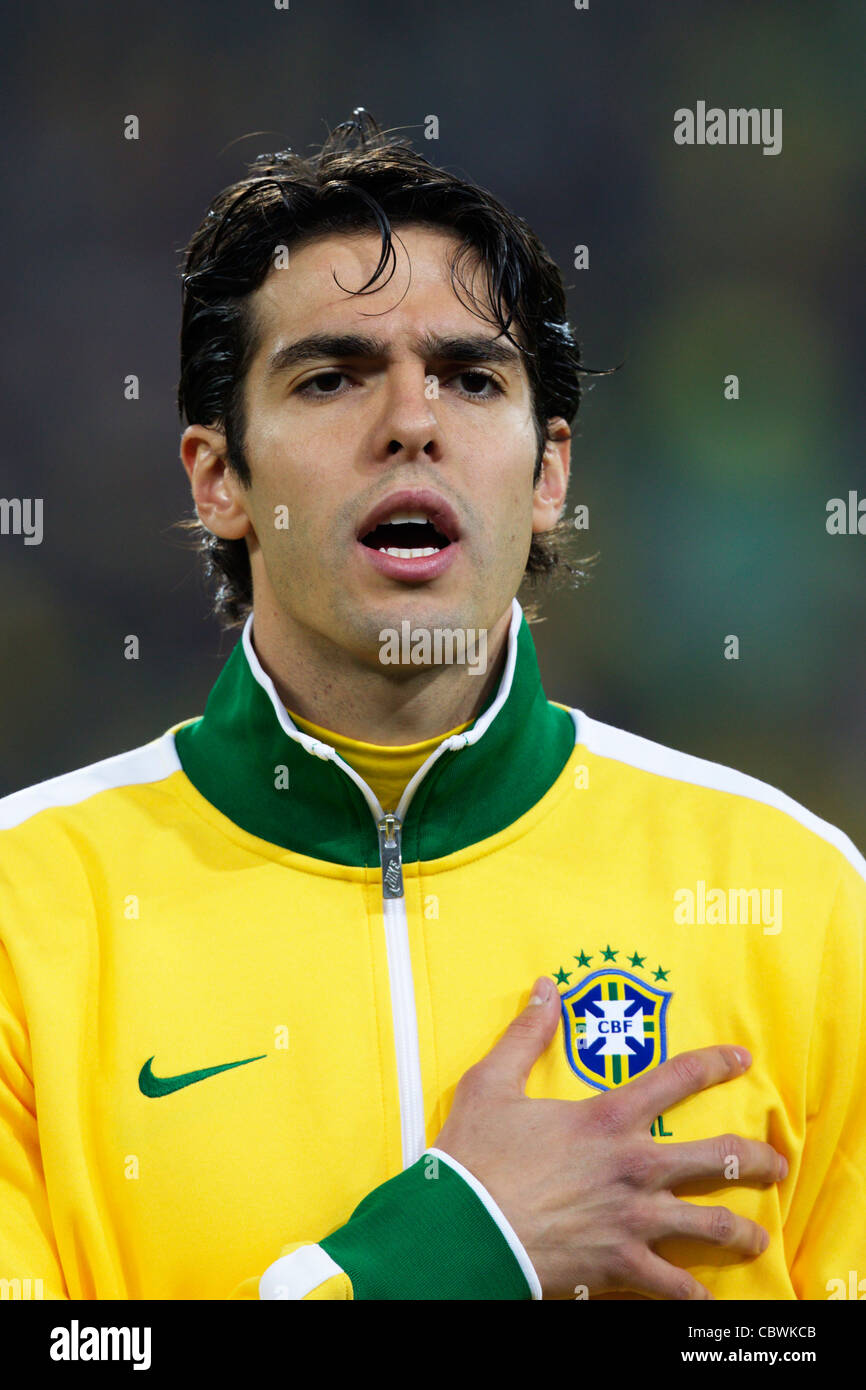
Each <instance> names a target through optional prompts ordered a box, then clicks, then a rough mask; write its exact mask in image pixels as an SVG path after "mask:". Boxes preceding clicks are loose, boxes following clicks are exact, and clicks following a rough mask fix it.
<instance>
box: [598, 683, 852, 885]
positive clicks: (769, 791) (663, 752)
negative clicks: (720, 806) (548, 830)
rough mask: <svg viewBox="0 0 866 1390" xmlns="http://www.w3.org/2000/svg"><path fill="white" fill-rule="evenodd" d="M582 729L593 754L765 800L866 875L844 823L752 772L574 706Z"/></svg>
mask: <svg viewBox="0 0 866 1390" xmlns="http://www.w3.org/2000/svg"><path fill="white" fill-rule="evenodd" d="M571 717H572V719H573V720H574V723H575V728H576V731H577V733H576V744H582V745H583V746H584V747H585V748H587V749H588V750H589V752H590V753H595V754H597V755H598V756H599V757H601V758H611V759H612V760H613V761H614V762H620V763H628V764H629V765H630V766H631V767H638V768H640V769H641V770H642V771H643V772H651V773H654V774H655V775H656V776H658V777H670V778H672V779H674V780H675V781H677V782H690V783H691V784H692V785H693V786H698V787H709V788H711V789H712V790H714V791H720V792H729V793H730V794H731V795H732V796H746V797H749V798H750V799H751V800H752V801H761V802H763V803H764V805H765V806H773V807H775V809H776V810H777V811H783V812H784V813H785V814H786V815H789V816H791V817H792V818H793V819H794V820H796V821H799V823H800V824H801V825H803V826H805V828H806V829H807V830H811V831H812V832H813V834H815V835H818V836H820V838H821V839H822V840H826V841H827V843H828V844H831V845H833V846H834V847H835V848H836V849H838V850H839V851H840V853H841V854H843V855H844V856H845V858H846V859H847V860H848V862H849V864H851V865H852V867H853V868H855V869H856V870H857V872H858V873H859V874H861V875H862V876H863V878H864V879H866V859H864V857H863V855H862V854H861V853H860V851H859V850H858V849H857V847H856V845H855V844H854V842H853V840H851V839H850V838H849V837H848V836H847V835H846V834H845V832H844V830H840V829H839V827H838V826H836V825H831V824H830V822H829V821H825V820H821V818H820V816H816V815H814V813H813V812H812V811H807V809H806V807H805V806H801V805H800V803H799V802H798V801H795V800H794V799H793V797H790V796H787V795H786V794H785V792H782V791H779V790H778V788H777V787H771V786H770V784H769V782H762V781H760V779H759V778H757V777H750V776H749V774H748V773H746V772H737V771H736V769H735V768H732V767H725V765H724V764H723V763H712V762H710V761H709V760H708V759H706V758H696V757H694V756H693V754H691V753H680V752H678V751H677V749H675V748H666V747H665V746H664V744H661V743H653V742H652V741H651V740H650V739H648V738H641V737H640V736H639V735H638V734H630V733H627V732H626V730H624V729H615V728H614V727H613V726H612V725H611V724H602V723H600V722H599V721H598V720H597V719H590V717H589V715H586V714H584V713H583V712H582V711H581V710H576V709H573V710H571Z"/></svg>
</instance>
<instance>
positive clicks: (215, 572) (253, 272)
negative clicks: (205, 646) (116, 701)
mask: <svg viewBox="0 0 866 1390" xmlns="http://www.w3.org/2000/svg"><path fill="white" fill-rule="evenodd" d="M409 223H422V224H427V225H429V226H433V227H440V228H444V229H446V230H448V231H451V232H452V234H456V235H458V236H460V237H461V238H462V242H461V245H460V247H459V248H458V250H457V253H456V255H455V256H454V259H453V261H452V263H451V280H452V284H454V282H455V277H456V279H457V280H458V281H459V283H460V285H461V287H462V288H463V289H464V290H465V291H466V293H467V295H468V296H469V298H470V300H471V301H472V303H471V304H467V303H466V301H465V300H462V301H461V302H463V303H464V304H465V305H466V307H467V308H471V311H472V312H473V313H475V314H476V315H477V316H478V317H479V318H483V319H484V320H485V321H486V322H488V323H495V324H496V325H497V326H498V327H499V329H500V332H501V333H503V334H504V335H505V336H506V337H507V338H508V339H509V341H510V342H512V343H513V344H514V346H515V347H517V348H518V349H519V350H520V351H521V353H522V356H523V360H524V363H525V366H526V371H527V376H528V378H529V383H530V387H531V392H532V402H533V417H534V423H535V433H536V442H537V456H536V463H535V473H534V482H537V481H538V478H539V476H540V473H541V461H542V455H543V452H544V446H545V442H546V439H547V421H548V420H549V419H551V418H553V417H555V416H562V417H563V418H564V419H565V420H566V421H567V422H568V424H569V425H571V423H572V421H573V419H574V417H575V416H576V414H577V411H578V407H579V404H580V396H581V386H580V378H581V376H582V375H602V374H603V373H596V372H593V371H591V369H589V368H585V367H583V366H582V365H581V361H580V350H579V347H578V344H577V342H576V340H575V337H574V334H573V331H572V329H571V326H570V325H569V323H568V322H567V319H566V301H565V290H564V288H563V283H562V277H561V274H560V271H559V268H558V266H557V265H556V264H555V262H554V261H553V260H552V259H551V258H550V256H549V255H548V253H547V252H546V250H545V249H544V247H543V246H542V244H541V242H540V241H539V240H538V238H537V237H536V236H535V234H534V232H532V230H531V229H530V227H529V226H528V225H527V223H526V222H524V220H523V219H522V218H520V217H517V216H516V215H515V214H514V213H512V212H509V211H508V210H507V208H505V207H503V206H502V204H501V203H499V202H497V200H496V199H495V198H494V197H493V196H492V195H491V194H490V193H488V192H486V191H485V190H484V189H482V188H479V187H478V186H477V185H476V184H473V183H470V182H467V181H465V180H463V179H460V178H457V177H456V176H455V175H453V174H450V173H448V172H446V171H445V170H444V169H439V168H436V167H435V166H434V165H432V164H430V163H429V161H428V160H426V159H425V158H424V157H423V156H422V155H420V154H416V153H415V151H414V150H413V149H412V148H411V146H410V144H409V142H408V141H405V140H397V139H393V138H391V135H390V133H389V132H386V131H383V130H381V129H380V127H379V126H378V124H377V123H376V121H375V120H373V118H372V116H370V115H369V113H368V112H366V111H365V110H364V108H363V107H358V108H357V109H356V110H355V112H354V114H353V117H352V119H351V120H349V121H344V122H342V124H341V125H338V126H337V127H336V129H335V130H334V131H332V132H331V133H330V134H329V135H328V137H327V139H326V140H325V141H324V142H323V144H322V146H321V148H320V149H319V151H318V152H317V153H316V154H315V155H313V156H311V157H309V158H303V157H302V156H300V155H297V154H294V153H293V152H292V150H291V149H285V150H280V151H279V152H278V153H276V154H261V155H259V156H258V158H257V159H255V160H254V161H253V163H252V164H251V165H249V173H248V174H247V175H246V176H245V177H244V178H241V179H239V180H238V181H237V182H236V183H233V184H230V185H229V187H227V188H225V189H223V191H222V192H221V193H219V194H218V195H217V197H216V198H215V199H214V201H213V203H212V205H211V207H210V208H209V210H208V212H207V214H206V216H205V218H204V220H203V222H202V223H201V225H200V226H199V227H198V229H197V230H196V231H195V233H194V234H193V236H192V238H191V239H190V241H189V243H188V245H187V246H186V248H185V250H184V253H183V254H184V260H183V265H182V285H183V290H182V296H183V305H182V319H181V332H180V381H179V384H178V391H177V403H178V409H179V411H180V414H181V418H184V417H185V418H186V421H187V423H188V424H201V425H206V426H209V427H213V428H219V429H221V430H223V431H224V433H225V436H226V449H227V455H228V463H229V467H230V468H231V469H232V471H233V473H234V474H235V476H236V477H237V478H238V479H239V481H240V482H241V484H242V485H243V486H249V485H250V482H251V474H250V469H249V465H248V463H247V460H246V457H245V454H244V433H245V417H244V383H245V378H246V375H247V371H248V369H249V365H250V362H251V360H252V358H253V356H254V354H255V352H256V350H257V347H258V341H257V330H256V323H255V316H254V315H253V313H252V312H251V307H252V306H251V302H250V296H251V295H252V294H253V292H254V291H255V290H256V289H258V288H259V286H260V285H261V284H262V283H263V282H264V280H265V278H266V277H267V275H268V273H269V272H270V270H271V269H272V267H273V265H274V253H275V249H276V247H277V246H286V247H287V248H291V246H292V244H297V243H298V242H300V241H302V240H303V241H309V240H311V239H313V238H315V237H321V236H327V235H328V234H332V233H334V232H341V231H342V232H346V233H351V232H359V231H370V230H375V229H377V228H378V230H379V232H380V233H381V237H382V249H381V256H380V259H379V264H378V266H377V267H376V270H375V271H374V273H373V275H372V276H371V277H370V279H369V280H368V281H367V284H366V285H363V286H362V287H361V288H360V289H359V290H356V291H353V293H355V294H364V293H365V292H371V293H372V291H370V290H369V287H370V286H371V285H374V284H375V282H376V281H377V280H378V279H379V277H380V276H381V274H382V273H383V271H384V270H385V269H386V267H387V266H388V264H389V262H391V263H392V264H391V271H390V275H393V273H394V269H395V268H396V260H397V258H396V253H395V251H394V247H393V244H392V240H391V230H392V228H396V227H399V226H404V225H407V224H409ZM472 256H476V257H480V265H481V266H482V267H483V269H484V271H485V272H486V292H487V297H488V300H489V307H491V308H492V309H493V313H494V319H490V317H489V315H488V314H487V313H484V312H482V311H481V310H480V309H479V307H478V305H479V300H478V299H477V298H476V297H475V296H473V295H472V293H471V291H470V290H469V289H468V287H467V285H466V283H465V281H464V280H463V279H462V278H461V276H460V273H459V271H460V267H461V266H462V265H463V263H464V261H465V259H466V258H467V257H472ZM390 275H389V276H388V278H389V279H390ZM385 283H387V281H385ZM455 293H457V290H456V287H455ZM458 297H459V296H458ZM485 307H487V306H485ZM512 324H514V325H515V327H516V328H517V329H518V330H519V336H520V337H521V338H522V342H521V341H518V340H517V338H515V336H514V335H513V333H512V331H511V325H512ZM178 525H179V526H181V527H182V528H183V529H184V530H186V531H188V532H190V533H191V534H192V537H193V539H194V544H195V547H196V549H197V550H198V551H199V553H200V554H201V556H202V559H203V562H204V572H205V577H206V580H207V581H208V582H209V584H210V585H211V587H212V590H213V607H214V612H215V614H216V616H217V617H218V618H219V620H220V622H221V623H222V624H223V626H225V627H232V626H236V625H238V624H240V623H242V622H243V621H244V619H245V618H246V616H247V614H248V613H249V612H250V610H251V608H252V597H253V596H252V577H251V573H250V563H249V552H248V550H247V543H246V541H245V540H243V539H241V540H223V539H221V538H220V537H218V536H215V535H213V534H212V533H211V532H210V531H208V530H207V529H206V527H204V526H203V525H202V524H201V522H199V520H198V518H195V519H194V520H185V521H182V522H180V523H178ZM574 536H575V532H574V530H573V528H570V527H569V523H568V521H567V519H565V518H563V519H562V520H560V521H559V522H558V523H557V525H556V526H555V527H554V528H553V529H552V530H551V531H547V532H544V533H541V534H538V535H533V537H532V542H531V546H530V550H529V555H528V557H527V562H526V570H525V574H524V579H528V580H530V581H531V583H532V584H535V583H536V582H537V581H538V580H539V579H544V580H548V581H549V580H551V579H554V578H556V577H559V576H562V577H564V578H566V579H568V580H570V581H571V582H572V583H574V584H575V585H576V584H579V583H580V582H581V581H582V580H583V579H584V578H586V577H587V574H588V567H589V566H590V565H591V564H592V563H593V562H594V560H595V559H596V558H597V557H595V556H592V557H586V558H584V559H581V560H579V561H576V562H575V563H573V564H572V563H569V561H568V560H567V559H566V558H565V556H564V553H563V552H564V551H566V550H567V549H568V545H569V541H570V540H572V541H573V539H574Z"/></svg>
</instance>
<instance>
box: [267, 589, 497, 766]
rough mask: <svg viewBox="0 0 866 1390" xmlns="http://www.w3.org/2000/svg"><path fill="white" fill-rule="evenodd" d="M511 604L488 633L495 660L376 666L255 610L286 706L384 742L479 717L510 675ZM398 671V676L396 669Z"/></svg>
mask: <svg viewBox="0 0 866 1390" xmlns="http://www.w3.org/2000/svg"><path fill="white" fill-rule="evenodd" d="M510 625H511V605H510V604H509V606H508V608H507V609H506V611H505V612H504V613H503V615H502V617H501V618H500V619H499V620H498V622H497V623H496V624H495V626H494V627H492V628H490V629H489V630H488V632H487V664H486V669H485V670H484V672H483V673H481V674H473V673H472V668H471V667H470V666H469V665H467V663H465V662H463V663H460V664H458V663H454V664H442V665H434V666H426V667H419V668H418V669H417V670H413V672H412V674H410V675H407V674H405V667H404V668H402V670H401V671H400V673H399V674H398V673H397V668H396V667H393V668H389V667H385V666H378V667H373V666H371V665H369V664H366V663H364V662H363V661H361V660H360V659H359V658H358V657H357V656H356V655H355V654H353V653H351V652H348V651H346V650H345V649H344V648H340V647H337V646H335V645H334V644H333V643H331V642H328V641H326V640H325V639H323V638H322V637H321V636H320V635H319V634H316V633H312V632H310V630H309V629H305V628H303V627H301V626H299V625H298V624H295V623H293V622H292V620H291V619H287V618H286V616H285V614H283V613H280V612H279V611H275V610H274V609H268V608H264V609H262V610H260V609H259V607H255V608H254V612H253V632H252V636H253V646H254V647H255V651H256V655H257V656H258V658H259V661H260V662H261V664H262V667H263V668H264V670H265V671H266V673H267V674H268V675H269V676H270V678H271V680H272V681H273V683H274V687H275V689H276V691H277V694H278V695H279V697H280V699H281V701H282V702H283V704H284V705H285V706H286V707H287V708H288V709H289V710H291V711H292V712H293V713H295V714H298V715H300V716H301V718H302V719H308V720H310V722H311V723H314V724H318V725H320V726H321V727H323V728H325V729H330V730H332V731H333V732H334V733H337V734H342V735H344V736H345V737H346V738H352V739H357V740H359V741H361V742H364V743H375V744H379V745H380V746H385V747H387V746H389V745H392V746H397V745H402V744H408V743H421V742H422V741H423V740H424V739H429V738H435V737H437V736H438V735H440V734H445V733H447V732H448V731H449V730H451V729H453V728H455V727H456V726H457V725H458V724H466V723H468V722H469V721H471V720H473V719H475V718H476V717H477V716H478V715H479V714H480V712H481V710H482V709H483V708H484V706H485V704H486V703H487V701H488V699H489V698H490V695H491V694H492V692H493V691H494V690H495V688H496V686H497V685H498V684H499V681H500V679H501V676H502V668H503V666H504V664H505V657H506V653H507V650H508V631H509V627H510ZM391 671H393V672H394V673H393V674H390V673H389V672H391Z"/></svg>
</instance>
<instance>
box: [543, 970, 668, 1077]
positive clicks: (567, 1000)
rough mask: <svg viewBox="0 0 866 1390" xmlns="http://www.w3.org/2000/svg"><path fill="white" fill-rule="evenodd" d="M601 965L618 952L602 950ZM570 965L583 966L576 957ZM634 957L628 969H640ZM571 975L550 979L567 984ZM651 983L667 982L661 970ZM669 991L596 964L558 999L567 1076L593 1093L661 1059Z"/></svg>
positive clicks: (560, 974)
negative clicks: (575, 1078)
mask: <svg viewBox="0 0 866 1390" xmlns="http://www.w3.org/2000/svg"><path fill="white" fill-rule="evenodd" d="M601 954H602V961H603V962H604V961H605V960H609V959H612V958H613V959H615V957H616V956H618V955H619V952H618V951H613V950H611V948H610V947H607V949H606V951H604V952H603V953H601ZM575 960H577V961H578V963H579V964H589V962H590V961H591V960H592V956H586V955H584V954H583V952H581V954H580V956H576V957H575ZM645 960H646V957H645V956H639V955H638V954H637V952H635V954H634V955H633V956H631V957H630V958H629V964H631V965H634V966H636V967H643V965H644V961H645ZM572 973H573V972H566V971H564V970H562V969H560V970H559V971H558V972H557V975H556V978H557V980H558V981H559V983H560V984H564V983H567V982H568V980H569V979H570V978H571V974H572ZM649 973H650V974H654V976H655V978H656V979H659V978H661V979H667V974H668V972H667V971H665V970H663V969H662V968H661V966H659V967H658V969H657V970H656V971H655V972H649ZM671 997H672V995H671V992H670V991H669V990H665V989H659V988H658V985H657V984H650V983H649V982H648V981H647V980H644V979H641V978H640V976H638V975H636V974H634V973H632V971H629V970H625V969H622V968H620V967H618V966H616V965H615V964H611V965H606V964H602V965H601V968H600V969H597V970H593V971H592V972H591V974H589V975H586V976H584V978H583V979H582V980H580V981H579V982H578V983H577V984H575V985H573V986H572V988H571V989H568V990H566V991H565V992H564V993H563V994H562V995H561V996H560V998H561V1003H562V1017H563V1027H564V1030H565V1055H566V1057H567V1058H568V1064H569V1066H570V1067H571V1069H572V1071H573V1072H575V1074H576V1075H577V1076H579V1077H580V1079H581V1081H585V1082H586V1083H587V1085H589V1086H594V1087H595V1088H596V1090H599V1091H610V1090H615V1089H616V1087H617V1086H624V1085H626V1083H627V1082H629V1081H633V1080H634V1078H635V1077H636V1076H640V1075H641V1073H642V1072H645V1071H649V1070H650V1069H651V1068H652V1067H657V1066H659V1065H660V1064H661V1063H662V1062H664V1061H665V1060H666V1059H667V1055H668V1039H667V1009H668V1004H669V1003H670V1001H671Z"/></svg>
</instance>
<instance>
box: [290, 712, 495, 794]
mask: <svg viewBox="0 0 866 1390" xmlns="http://www.w3.org/2000/svg"><path fill="white" fill-rule="evenodd" d="M287 713H288V715H289V718H290V719H291V720H292V722H293V723H294V724H296V725H297V726H298V728H299V729H300V730H301V732H302V733H304V734H310V735H311V736H312V737H313V738H317V739H319V741H320V742H321V743H329V744H330V745H331V747H332V748H336V750H337V752H338V753H339V755H340V757H341V758H343V759H345V761H346V762H347V763H348V764H349V766H350V767H353V768H354V769H355V771H356V772H357V773H358V774H359V775H360V776H361V777H363V779H364V781H365V782H366V783H367V785H368V786H370V787H372V788H373V791H374V792H375V793H376V795H377V796H378V798H379V800H380V802H381V803H382V809H383V810H384V811H394V810H396V809H397V803H398V801H399V800H400V795H401V793H402V791H403V788H404V787H405V786H406V783H407V782H408V781H409V779H410V778H411V777H413V776H414V774H415V773H416V772H417V771H418V769H419V767H420V766H421V764H422V763H423V762H426V761H427V759H428V758H429V757H430V754H431V753H432V752H433V750H434V748H438V746H439V744H440V743H441V742H442V740H443V739H444V738H450V737H451V735H452V734H462V733H463V730H464V729H468V728H469V725H470V724H471V723H472V722H473V721H472V720H471V719H470V720H469V721H468V723H466V724H458V725H457V728H456V729H449V730H448V732H447V733H445V734H437V735H436V737H435V738H425V739H424V741H423V743H406V744H402V745H398V746H396V747H394V746H388V745H382V744H378V743H361V742H359V741H358V740H357V739H354V738H346V736H345V734H335V733H334V731H333V730H332V729H323V728H322V726H321V725H320V724H312V723H311V722H310V720H309V719H302V718H301V716H300V715H299V714H295V713H294V712H293V711H292V710H287Z"/></svg>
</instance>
